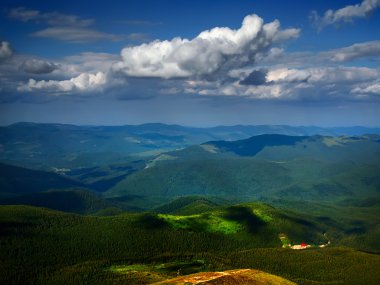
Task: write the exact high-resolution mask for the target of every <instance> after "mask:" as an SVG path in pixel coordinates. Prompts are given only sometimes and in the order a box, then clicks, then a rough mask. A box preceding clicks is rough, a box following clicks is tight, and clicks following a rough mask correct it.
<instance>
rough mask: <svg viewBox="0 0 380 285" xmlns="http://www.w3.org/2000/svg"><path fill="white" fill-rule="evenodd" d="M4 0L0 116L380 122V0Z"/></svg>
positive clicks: (103, 121) (195, 122)
mask: <svg viewBox="0 0 380 285" xmlns="http://www.w3.org/2000/svg"><path fill="white" fill-rule="evenodd" d="M0 1H1V2H0V3H1V5H0V125H9V124H12V123H16V122H21V121H29V122H40V123H69V124H77V125H123V124H143V123H149V122H159V123H168V124H180V125H186V126H198V127H209V126H215V125H236V124H244V125H261V124H277V125H304V126H310V125H314V126H358V125H361V126H376V127H379V126H380V112H379V110H380V28H379V27H380V0H362V1H361V0H350V1H345V0H336V1H331V0H329V1H327V0H319V1H300V0H292V1H290V0H289V1H285V0H284V1H274V0H266V1H257V0H235V1H232V0H229V1H227V0H221V1H211V0H210V1H205V0H192V1H185V0H161V1H153V0H152V1H148V0H138V1H134V0H129V1H116V0H108V1H96V0H95V1H94V0H92V1H72V0H65V1H33V0H29V1H18V0H0Z"/></svg>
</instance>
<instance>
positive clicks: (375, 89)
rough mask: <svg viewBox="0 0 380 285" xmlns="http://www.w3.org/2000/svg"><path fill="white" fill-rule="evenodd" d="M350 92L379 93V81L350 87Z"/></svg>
mask: <svg viewBox="0 0 380 285" xmlns="http://www.w3.org/2000/svg"><path fill="white" fill-rule="evenodd" d="M351 92H352V93H358V94H375V95H380V81H376V82H373V83H372V84H370V85H365V86H358V87H355V88H354V89H352V91H351Z"/></svg>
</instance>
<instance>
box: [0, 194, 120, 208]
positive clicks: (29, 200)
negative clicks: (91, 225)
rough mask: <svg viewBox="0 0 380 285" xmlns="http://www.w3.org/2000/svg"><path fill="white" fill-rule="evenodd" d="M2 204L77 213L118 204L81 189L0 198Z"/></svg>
mask: <svg viewBox="0 0 380 285" xmlns="http://www.w3.org/2000/svg"><path fill="white" fill-rule="evenodd" d="M0 204H3V205H30V206H38V207H45V208H49V209H53V210H58V211H64V212H72V213H78V214H92V213H95V212H98V211H100V210H105V209H107V208H111V207H117V206H120V205H118V204H117V203H112V202H111V201H108V200H106V199H102V198H101V197H99V196H97V195H95V194H94V193H92V192H90V191H87V190H83V189H67V190H50V191H45V192H37V193H31V194H27V195H22V196H17V197H12V198H7V199H1V200H0Z"/></svg>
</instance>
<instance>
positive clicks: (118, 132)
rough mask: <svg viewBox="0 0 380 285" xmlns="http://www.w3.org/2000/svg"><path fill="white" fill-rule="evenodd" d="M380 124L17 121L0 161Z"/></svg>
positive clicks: (346, 131)
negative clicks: (195, 124) (206, 125)
mask: <svg viewBox="0 0 380 285" xmlns="http://www.w3.org/2000/svg"><path fill="white" fill-rule="evenodd" d="M379 133H380V128H367V127H336V128H321V127H313V126H311V127H305V126H300V127H293V126H286V125H257V126H250V125H247V126H245V125H236V126H217V127H210V128H196V127H184V126H180V125H166V124H160V123H151V124H143V125H124V126H75V125H68V124H39V123H25V122H24V123H16V124H12V125H9V126H6V127H0V162H3V163H8V164H13V165H18V166H23V167H29V168H38V169H44V170H52V169H53V167H55V168H70V169H72V168H80V167H93V166H100V165H109V164H113V163H119V162H125V161H128V160H133V159H134V160H135V159H136V157H137V158H141V157H151V156H154V155H157V154H158V153H162V152H167V151H172V150H177V149H181V148H185V147H188V146H191V145H198V144H202V143H205V142H208V141H220V140H223V141H236V140H242V139H247V138H249V137H252V136H257V135H262V134H282V135H288V136H311V135H323V136H340V135H346V136H353V135H363V134H379Z"/></svg>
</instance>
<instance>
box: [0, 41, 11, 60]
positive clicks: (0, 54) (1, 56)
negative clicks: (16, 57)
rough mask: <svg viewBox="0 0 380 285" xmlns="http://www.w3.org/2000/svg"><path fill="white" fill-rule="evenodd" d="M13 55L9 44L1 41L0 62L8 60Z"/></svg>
mask: <svg viewBox="0 0 380 285" xmlns="http://www.w3.org/2000/svg"><path fill="white" fill-rule="evenodd" d="M12 54H13V51H12V49H11V45H10V43H9V42H6V41H1V42H0V62H1V61H3V60H6V59H8V58H10V57H11V56H12Z"/></svg>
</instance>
